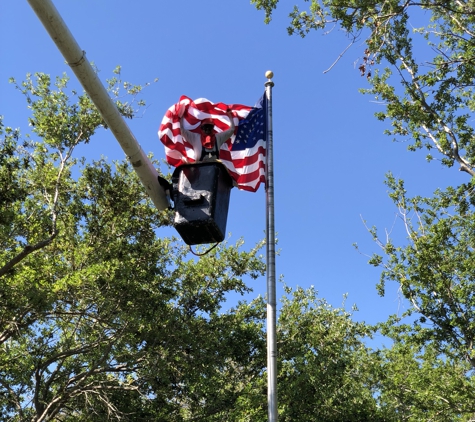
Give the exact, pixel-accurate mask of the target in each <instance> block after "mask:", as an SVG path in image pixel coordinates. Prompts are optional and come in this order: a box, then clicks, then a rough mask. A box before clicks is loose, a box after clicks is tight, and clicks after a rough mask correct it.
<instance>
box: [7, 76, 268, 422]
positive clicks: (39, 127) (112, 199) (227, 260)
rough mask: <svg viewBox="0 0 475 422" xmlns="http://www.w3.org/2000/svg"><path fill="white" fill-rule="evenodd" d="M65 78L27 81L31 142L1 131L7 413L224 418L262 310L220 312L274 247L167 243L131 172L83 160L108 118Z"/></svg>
mask: <svg viewBox="0 0 475 422" xmlns="http://www.w3.org/2000/svg"><path fill="white" fill-rule="evenodd" d="M13 82H14V81H13ZM14 83H15V82H14ZM67 83H68V79H67V77H66V76H64V77H62V78H57V79H56V80H55V81H52V80H51V78H50V77H49V76H47V75H44V74H36V75H34V76H28V78H27V80H26V81H25V82H23V83H22V84H20V85H17V87H18V89H20V90H21V91H22V92H23V94H24V95H25V96H26V99H27V103H28V106H29V108H30V109H31V118H30V125H31V127H32V130H33V133H34V135H33V136H34V138H33V136H32V137H31V138H30V137H29V136H26V137H22V135H21V134H20V132H19V131H18V130H13V129H12V128H9V127H6V126H4V125H3V123H2V125H1V127H0V129H1V132H0V135H1V138H0V419H1V420H2V421H12V422H13V421H52V420H55V421H88V422H89V421H98V422H99V421H105V420H128V421H145V420H157V421H160V420H166V421H183V420H191V419H193V420H209V419H210V418H211V417H215V418H217V420H226V413H227V412H229V410H230V409H232V408H233V405H234V403H235V402H236V401H237V399H238V397H239V396H240V394H241V391H243V390H244V389H245V388H246V386H247V384H248V382H249V381H250V380H252V379H253V378H254V377H256V376H258V375H259V372H260V371H262V368H263V365H264V362H265V343H264V340H263V332H262V321H263V316H264V313H263V312H264V308H263V305H262V303H261V302H259V301H258V302H256V303H254V304H242V305H239V306H237V307H236V308H234V309H230V310H229V311H227V312H221V311H220V309H221V306H222V304H223V302H224V300H225V295H226V293H227V292H230V291H235V292H241V293H242V292H246V291H248V290H249V289H248V288H247V287H246V285H245V284H244V281H243V277H251V278H256V277H258V276H260V275H262V273H263V270H264V264H263V262H262V259H261V257H260V256H259V255H258V250H259V248H260V246H261V245H257V246H256V247H255V248H254V249H251V250H249V251H243V250H242V247H241V246H242V242H238V244H236V245H226V244H223V245H221V246H220V247H218V248H216V249H215V250H214V251H213V252H212V253H210V254H208V255H206V256H204V257H202V258H200V259H199V260H194V259H190V258H189V254H188V251H187V249H186V248H184V247H183V246H180V243H178V242H177V241H174V240H173V239H167V238H162V237H161V236H160V227H162V226H164V225H168V224H170V223H169V221H170V215H169V214H168V211H165V212H158V211H157V210H156V209H155V208H154V207H153V205H152V204H151V202H150V200H148V198H147V197H146V195H145V193H144V189H143V188H142V186H141V184H140V181H139V180H138V178H137V176H136V174H135V173H134V172H133V170H132V169H131V167H130V166H129V164H128V163H127V162H116V163H108V162H106V161H105V160H99V161H96V162H92V163H91V162H86V161H85V160H84V159H78V158H75V156H74V149H75V147H76V146H77V145H79V144H80V143H88V142H89V141H90V140H91V138H92V137H93V135H94V134H95V132H96V131H97V130H99V129H100V127H101V126H103V122H102V119H101V117H100V115H99V114H98V112H97V111H96V109H95V108H94V107H93V105H92V103H91V101H90V100H89V98H88V97H87V96H85V95H79V96H78V95H77V93H76V92H74V91H72V92H71V93H68V91H67ZM118 86H124V85H123V83H122V82H121V81H120V74H119V70H117V71H116V76H115V77H114V78H113V79H111V80H110V81H109V89H110V90H111V92H112V93H113V95H114V94H115V95H116V96H117V98H119V96H118V92H119V91H118V88H117V87H118ZM125 88H126V90H127V91H128V94H130V95H131V96H132V97H131V98H132V100H131V101H130V102H128V103H127V102H124V101H123V99H122V100H120V101H119V100H117V105H118V107H119V109H120V110H121V112H122V114H123V115H124V116H126V117H133V116H134V115H135V114H136V113H137V109H136V107H138V108H140V106H141V105H143V104H144V103H143V102H141V101H135V98H136V95H137V94H138V93H139V92H140V89H141V88H140V87H136V86H132V85H130V84H125ZM130 95H129V97H130Z"/></svg>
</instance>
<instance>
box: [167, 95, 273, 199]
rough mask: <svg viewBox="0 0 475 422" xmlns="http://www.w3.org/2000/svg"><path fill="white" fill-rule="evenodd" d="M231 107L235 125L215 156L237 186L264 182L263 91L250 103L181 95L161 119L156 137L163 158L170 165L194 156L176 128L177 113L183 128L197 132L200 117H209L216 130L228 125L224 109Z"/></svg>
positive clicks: (189, 160) (255, 186)
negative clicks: (253, 103)
mask: <svg viewBox="0 0 475 422" xmlns="http://www.w3.org/2000/svg"><path fill="white" fill-rule="evenodd" d="M228 108H229V109H231V111H232V113H233V118H234V124H235V126H236V129H235V131H234V135H233V136H232V137H231V138H230V139H228V141H226V142H225V143H224V144H223V146H222V147H221V150H220V153H219V154H220V155H219V159H220V161H222V163H223V164H224V165H225V166H226V168H227V169H228V171H229V174H230V175H231V177H232V178H233V179H234V180H235V182H236V185H237V187H238V188H239V189H243V190H247V191H250V192H256V191H257V189H258V188H259V185H260V184H261V182H265V157H266V133H267V125H266V120H267V101H266V96H265V94H264V95H263V96H262V97H261V98H260V99H259V100H258V101H257V104H256V105H255V106H254V107H249V106H245V105H241V104H230V105H227V104H223V103H212V102H211V101H209V100H207V99H206V98H199V99H197V100H194V101H193V100H191V99H190V98H188V97H186V96H184V95H183V96H181V97H180V101H179V102H178V103H177V104H174V105H173V106H171V107H170V108H169V109H168V110H167V112H166V113H165V116H164V117H163V119H162V123H161V125H160V129H159V131H158V137H159V138H160V140H161V141H162V143H163V144H164V145H165V155H166V157H167V162H168V163H169V164H171V165H172V166H174V167H177V166H179V165H181V164H184V163H194V162H195V161H196V160H197V157H196V151H195V150H194V149H193V146H192V145H191V144H190V143H188V142H187V141H186V140H185V139H184V138H183V137H182V136H181V132H180V117H179V116H180V115H183V126H184V128H185V129H187V130H189V131H192V132H196V133H199V128H200V123H201V121H202V120H204V119H207V118H211V119H213V122H214V125H215V131H216V132H223V131H225V130H227V129H229V120H228V117H227V116H226V110H227V109H228Z"/></svg>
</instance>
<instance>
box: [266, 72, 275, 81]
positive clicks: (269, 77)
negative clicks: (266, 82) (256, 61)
mask: <svg viewBox="0 0 475 422" xmlns="http://www.w3.org/2000/svg"><path fill="white" fill-rule="evenodd" d="M265 76H266V78H267V79H272V78H273V77H274V72H272V70H268V71H267V72H266V75H265Z"/></svg>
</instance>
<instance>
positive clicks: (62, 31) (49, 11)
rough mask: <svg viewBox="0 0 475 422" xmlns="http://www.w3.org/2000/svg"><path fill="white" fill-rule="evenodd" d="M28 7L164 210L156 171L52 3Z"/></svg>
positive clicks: (35, 1)
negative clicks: (33, 12)
mask: <svg viewBox="0 0 475 422" xmlns="http://www.w3.org/2000/svg"><path fill="white" fill-rule="evenodd" d="M28 3H30V6H31V7H32V9H33V10H34V11H35V13H36V15H37V16H38V18H39V19H40V21H41V23H42V24H43V26H44V27H45V28H46V30H47V31H48V33H49V35H50V37H51V38H52V39H53V41H54V42H55V44H56V46H57V47H58V49H59V51H60V52H61V54H62V55H63V56H64V58H65V59H66V62H67V63H68V65H69V66H70V67H71V69H72V70H73V72H74V73H75V75H76V76H77V78H78V79H79V82H80V83H81V85H82V86H83V87H84V90H85V91H86V92H87V94H88V95H89V97H90V98H91V100H92V102H93V103H94V104H95V106H96V107H97V109H98V110H99V113H101V116H102V118H103V119H104V121H105V122H106V123H107V126H109V128H110V130H111V131H112V133H113V134H114V136H115V138H116V139H117V141H118V142H119V144H120V146H121V147H122V149H123V150H124V152H125V154H126V155H127V157H128V159H129V161H130V162H131V164H132V167H133V168H134V170H135V172H136V173H137V175H138V176H139V178H140V180H141V182H142V184H143V185H144V186H145V189H146V190H147V193H148V195H149V196H150V198H151V199H152V201H153V203H154V204H155V206H156V207H157V208H158V209H159V210H164V209H166V208H167V207H168V201H167V197H166V195H165V192H164V190H163V188H162V187H161V186H160V184H159V183H158V178H157V176H158V172H157V170H156V169H155V167H154V166H153V164H152V162H151V161H150V159H149V158H148V157H147V155H146V154H145V153H144V152H143V150H142V148H141V146H140V145H139V143H138V142H137V140H136V139H135V137H134V135H133V134H132V132H131V131H130V129H129V127H128V126H127V124H126V123H125V120H124V119H123V117H122V116H121V115H120V113H119V110H118V109H117V107H116V106H115V104H114V102H113V101H112V100H111V98H110V97H109V94H108V92H107V90H106V89H105V88H104V85H102V83H101V81H100V80H99V78H98V77H97V74H96V73H95V72H94V69H93V68H92V66H91V65H90V63H89V62H88V61H87V60H86V54H85V52H84V51H82V50H81V48H80V47H79V45H78V43H77V42H76V40H75V39H74V37H73V35H72V34H71V32H70V31H69V29H68V27H67V26H66V24H65V22H64V21H63V19H62V18H61V16H60V14H59V13H58V10H57V9H56V7H55V6H54V4H53V3H52V2H51V0H28Z"/></svg>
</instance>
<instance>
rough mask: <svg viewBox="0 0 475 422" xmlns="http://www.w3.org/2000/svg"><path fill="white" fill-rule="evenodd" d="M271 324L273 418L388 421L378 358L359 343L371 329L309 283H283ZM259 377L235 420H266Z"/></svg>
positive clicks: (388, 406)
mask: <svg viewBox="0 0 475 422" xmlns="http://www.w3.org/2000/svg"><path fill="white" fill-rule="evenodd" d="M286 294H287V295H286V296H284V297H283V298H282V299H281V302H282V303H281V308H280V311H279V319H278V323H277V338H278V351H279V358H278V380H277V383H278V407H279V421H289V422H290V421H293V422H294V421H297V422H299V421H301V422H304V421H305V422H307V421H319V422H339V421H340V422H342V421H348V422H350V421H353V422H358V421H361V422H362V421H370V420H371V421H393V420H396V419H391V416H392V415H394V411H393V410H392V409H393V408H392V407H391V406H392V403H387V404H385V405H384V406H382V405H381V404H380V403H379V400H378V398H377V393H378V392H379V379H380V377H381V374H380V368H381V357H380V355H379V354H378V353H375V352H373V351H372V350H371V349H370V348H369V347H368V346H366V345H365V342H366V340H367V339H368V338H369V337H370V336H371V335H372V333H373V329H372V328H371V327H369V326H368V325H366V324H365V323H360V322H355V321H353V319H352V318H353V312H348V311H346V310H345V309H344V308H333V307H332V306H331V305H330V304H328V303H327V302H326V301H325V300H324V299H321V298H319V297H318V296H317V292H316V291H315V290H314V289H313V288H309V289H307V290H304V289H302V288H297V289H295V290H294V291H293V290H292V289H291V288H289V287H286ZM266 385H267V384H266V380H265V378H256V379H255V380H254V382H252V383H250V384H249V385H248V387H247V390H246V392H245V394H243V395H242V396H241V398H240V399H239V401H238V403H237V405H236V412H237V414H238V415H239V417H237V418H235V419H229V420H233V421H234V420H236V421H252V422H264V421H267V420H268V417H267V406H266V402H265V400H264V398H265V396H266V394H267V387H266Z"/></svg>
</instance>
